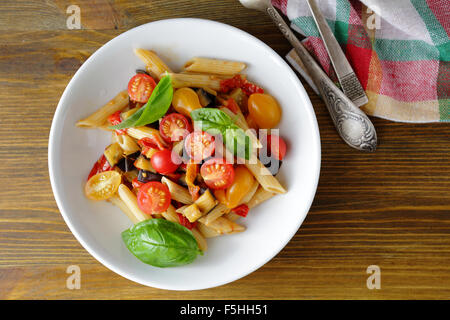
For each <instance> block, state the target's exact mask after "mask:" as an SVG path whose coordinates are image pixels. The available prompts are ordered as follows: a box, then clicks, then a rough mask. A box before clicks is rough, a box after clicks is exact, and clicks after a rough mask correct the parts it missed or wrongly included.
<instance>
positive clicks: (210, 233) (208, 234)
mask: <svg viewBox="0 0 450 320" xmlns="http://www.w3.org/2000/svg"><path fill="white" fill-rule="evenodd" d="M197 229H198V231H200V232H201V234H202V235H203V236H204V237H205V238H214V237H217V236H220V233H219V232H217V231H215V230H214V229H212V228H210V227H208V226H206V225H205V224H203V223H199V224H197Z"/></svg>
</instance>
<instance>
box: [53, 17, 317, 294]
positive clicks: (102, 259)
mask: <svg viewBox="0 0 450 320" xmlns="http://www.w3.org/2000/svg"><path fill="white" fill-rule="evenodd" d="M179 22H181V23H187V22H194V23H203V24H212V25H216V26H219V27H222V28H225V29H228V30H230V32H234V33H237V34H239V35H240V36H245V37H248V38H250V39H252V40H253V41H255V42H256V43H257V44H258V45H260V46H262V47H263V48H264V49H265V50H266V51H267V52H268V54H270V55H271V56H272V57H273V58H274V59H275V60H277V61H278V62H280V63H281V64H282V65H283V67H284V68H285V69H286V75H287V77H289V78H290V80H292V81H293V82H294V83H295V86H296V87H297V90H299V91H300V92H301V94H302V95H303V96H304V97H305V100H306V101H307V103H308V104H307V106H305V108H306V111H307V114H308V117H309V118H310V119H309V120H310V122H311V123H312V126H313V130H314V134H313V137H314V141H313V142H314V144H315V146H316V150H317V152H316V154H315V157H316V158H317V160H318V161H317V164H316V167H315V168H313V169H314V170H315V175H314V179H315V181H314V188H313V189H312V192H311V194H310V195H309V199H308V205H307V208H308V209H307V212H306V213H305V214H304V216H303V218H302V219H299V221H298V223H297V225H296V227H295V228H292V229H291V230H292V231H291V232H290V233H289V235H288V236H287V237H285V239H286V240H285V241H283V242H282V244H281V245H280V248H279V249H278V250H277V251H276V252H274V253H273V254H271V255H269V256H268V257H267V258H266V259H265V260H264V261H259V262H258V263H256V264H254V265H253V266H252V267H251V268H247V269H246V270H245V271H243V272H240V273H235V274H234V275H233V276H232V277H228V278H224V279H222V280H215V281H211V282H210V284H209V285H207V286H202V287H195V288H193V287H187V286H186V287H184V286H171V285H165V284H163V283H159V282H157V281H149V280H147V279H141V278H139V277H138V276H134V275H130V274H128V273H126V272H124V271H122V270H121V269H120V268H119V267H116V266H115V265H114V264H113V263H112V262H110V261H109V259H108V258H106V257H104V256H103V255H102V254H100V253H98V252H96V251H95V250H94V249H92V248H91V246H90V245H89V244H88V243H87V242H86V241H85V240H84V239H83V237H82V236H81V235H80V234H79V233H78V231H77V230H76V228H75V227H74V226H73V224H72V221H71V220H70V219H69V217H68V216H67V215H66V208H65V205H64V203H63V202H62V201H61V197H60V195H59V191H58V190H60V189H61V188H58V182H57V181H56V179H55V176H54V166H55V164H54V159H53V154H54V153H55V146H56V145H57V144H56V142H55V139H56V135H55V132H57V131H60V130H61V124H60V123H61V121H58V120H59V118H61V116H62V112H63V109H62V105H63V104H64V101H65V99H66V96H67V95H68V94H69V92H70V91H71V87H72V86H73V84H74V83H75V82H76V81H77V78H78V77H79V75H80V74H81V73H82V72H83V70H84V69H86V68H88V67H89V65H90V64H91V62H92V61H93V60H94V59H92V58H93V57H95V56H96V55H98V54H100V53H101V52H102V51H105V50H107V49H108V47H109V46H110V45H111V43H112V42H114V41H117V40H118V39H121V38H124V37H126V36H127V35H128V34H130V33H132V32H138V30H139V29H144V28H146V27H147V26H148V25H150V24H160V23H179ZM205 27H206V26H205ZM280 37H281V34H280ZM320 168H321V143H320V132H319V127H318V123H317V118H316V115H315V113H314V109H313V106H312V104H311V100H310V99H309V97H308V94H307V93H306V90H305V88H304V87H303V85H302V84H301V82H300V80H299V79H298V77H297V75H296V74H295V73H294V71H293V70H292V69H291V67H290V66H289V65H288V64H287V62H286V61H285V60H284V59H283V58H281V57H280V55H278V54H277V53H276V52H275V51H274V50H273V49H272V48H271V47H269V46H268V45H267V44H265V43H264V42H263V41H261V40H259V39H258V38H257V37H255V36H253V35H251V34H249V33H247V32H245V31H243V30H241V29H239V28H236V27H233V26H230V25H228V24H225V23H221V22H217V21H213V20H208V19H200V18H173V19H163V20H158V21H153V22H149V23H146V24H143V25H140V26H137V27H134V28H132V29H130V30H128V31H125V32H124V33H121V34H120V35H118V36H116V37H114V38H113V39H111V40H109V41H108V42H106V43H105V44H104V45H103V46H101V47H100V48H99V49H97V50H96V51H95V52H94V53H93V54H92V55H91V56H90V57H89V58H88V59H87V60H86V61H85V62H84V63H83V65H82V66H81V67H80V68H79V69H78V70H77V71H76V72H75V74H74V75H73V77H72V79H71V80H70V82H69V84H68V85H67V86H66V88H65V89H64V92H63V94H62V96H61V98H60V100H59V102H58V105H57V107H56V111H55V114H54V116H53V120H52V125H51V129H50V135H49V147H48V170H49V176H50V183H51V186H52V190H53V195H54V197H55V200H56V204H57V206H58V209H59V211H60V213H61V215H62V217H63V219H64V221H65V222H66V224H67V226H68V227H69V229H70V231H71V232H72V234H73V235H74V236H75V238H76V239H77V240H78V242H80V244H81V245H82V246H83V248H84V249H86V251H88V252H89V254H91V255H92V256H93V257H94V258H95V259H96V260H97V261H99V262H100V263H101V264H103V265H104V266H105V267H107V268H108V269H110V270H111V271H113V272H115V273H117V274H119V275H120V276H122V277H124V278H126V279H128V280H131V281H134V282H136V283H139V284H142V285H146V286H149V287H153V288H158V289H165V290H177V291H188V290H203V289H208V288H213V287H218V286H221V285H225V284H227V283H231V282H234V281H236V280H239V279H241V278H243V277H245V276H247V275H249V274H251V273H253V272H254V271H256V270H257V269H259V268H261V267H262V266H263V265H265V264H266V263H267V262H269V261H270V260H272V259H273V258H274V257H275V256H276V255H278V253H280V251H281V250H283V248H284V247H285V246H286V245H287V244H288V242H289V241H290V240H291V239H292V238H293V237H294V235H295V234H296V233H297V231H298V230H299V228H300V226H301V225H302V223H303V221H304V219H305V218H306V216H307V214H308V212H309V209H310V208H311V205H312V202H313V200H314V197H315V194H316V191H317V186H318V183H319V176H320Z"/></svg>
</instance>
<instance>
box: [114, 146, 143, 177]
mask: <svg viewBox="0 0 450 320" xmlns="http://www.w3.org/2000/svg"><path fill="white" fill-rule="evenodd" d="M139 155H140V152H139V151H138V152H135V153H132V154H130V155H128V156H124V157H123V158H122V159H120V160H119V162H117V167H119V169H120V170H122V171H123V172H128V171H131V170H134V169H136V167H135V166H134V162H135V161H136V159H137V158H138V157H139Z"/></svg>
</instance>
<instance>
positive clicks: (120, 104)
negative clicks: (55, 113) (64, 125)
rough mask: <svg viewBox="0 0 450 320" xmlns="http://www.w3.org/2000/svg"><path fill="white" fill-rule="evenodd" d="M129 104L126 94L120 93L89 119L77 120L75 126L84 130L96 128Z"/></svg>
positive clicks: (124, 92)
mask: <svg viewBox="0 0 450 320" xmlns="http://www.w3.org/2000/svg"><path fill="white" fill-rule="evenodd" d="M128 102H129V98H128V93H127V92H126V91H122V92H120V93H119V94H118V95H116V96H115V97H114V98H113V99H112V100H110V101H109V102H108V103H107V104H105V105H104V106H103V107H101V108H100V109H98V110H97V111H95V112H94V113H92V114H91V115H90V116H89V117H87V118H84V119H81V120H79V121H78V122H77V123H76V125H77V126H78V127H84V128H98V127H101V126H102V125H103V124H105V122H106V121H107V119H108V117H109V116H110V115H112V114H113V113H115V112H117V111H120V110H122V109H124V108H125V107H126V106H127V105H128Z"/></svg>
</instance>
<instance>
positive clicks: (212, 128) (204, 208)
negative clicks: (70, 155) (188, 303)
mask: <svg viewBox="0 0 450 320" xmlns="http://www.w3.org/2000/svg"><path fill="white" fill-rule="evenodd" d="M135 53H136V54H137V56H138V57H139V58H141V59H142V61H143V62H144V63H145V70H136V74H135V75H134V76H133V77H132V78H131V79H130V80H129V82H128V88H127V90H126V91H123V92H120V93H119V94H117V96H116V97H114V98H113V99H112V100H111V101H109V102H108V103H107V104H106V105H104V106H103V107H101V108H100V109H98V110H97V111H95V112H94V113H92V114H91V115H89V116H88V117H87V118H84V119H81V120H79V121H78V122H77V126H78V127H83V128H99V129H103V130H108V131H109V132H111V144H110V145H108V146H107V147H106V148H105V150H104V152H103V154H101V156H100V158H99V159H98V160H97V161H96V162H95V163H94V165H93V167H92V169H91V171H90V172H89V174H88V176H87V182H86V184H85V187H84V193H85V195H86V197H87V198H89V199H91V200H96V201H101V200H107V201H109V202H111V203H112V204H114V205H116V206H117V207H119V208H120V209H121V210H122V211H123V212H124V213H125V214H126V215H127V216H128V217H129V218H130V220H131V221H132V222H133V224H134V225H133V226H132V227H131V228H129V229H127V230H125V231H124V232H122V239H123V241H124V243H125V245H126V247H127V248H128V249H129V250H130V251H131V253H132V254H134V255H135V256H136V257H137V258H138V259H139V260H141V261H142V262H144V263H147V264H150V265H152V266H156V267H172V266H180V265H184V264H188V263H191V262H192V261H194V260H195V259H196V257H197V255H198V254H203V253H204V252H205V251H206V250H207V243H206V238H211V237H217V236H220V235H230V234H234V233H238V232H243V231H244V230H245V227H244V225H242V224H241V223H239V221H238V219H239V218H243V217H244V218H245V217H246V216H247V214H248V213H249V210H250V209H251V208H253V207H255V206H257V205H258V204H260V203H262V202H264V201H266V200H268V199H270V198H271V197H273V196H274V195H276V194H281V193H285V192H286V189H285V188H284V187H283V186H282V185H281V184H280V183H279V181H278V180H277V178H276V177H275V176H276V174H277V172H278V170H279V167H280V165H281V163H282V160H283V158H284V156H285V154H286V143H285V142H284V140H283V139H282V138H281V137H280V136H279V133H278V129H277V126H278V124H279V122H280V119H281V115H282V111H281V108H280V106H279V104H278V102H277V101H276V99H275V98H274V97H272V96H271V95H269V94H267V93H265V92H264V89H263V88H261V87H259V86H258V85H256V84H254V83H252V82H250V81H249V80H248V79H247V76H246V74H245V73H243V71H244V70H245V68H246V64H245V63H243V62H237V61H225V60H219V59H209V58H200V57H195V58H193V59H191V60H189V61H188V62H186V63H185V65H184V67H183V69H182V70H181V71H180V72H178V73H175V72H173V71H172V70H171V69H170V68H169V67H168V66H167V65H166V64H165V63H164V62H163V61H162V60H161V58H160V57H159V56H158V55H157V54H156V53H155V52H153V51H150V50H145V49H137V50H135Z"/></svg>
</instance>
